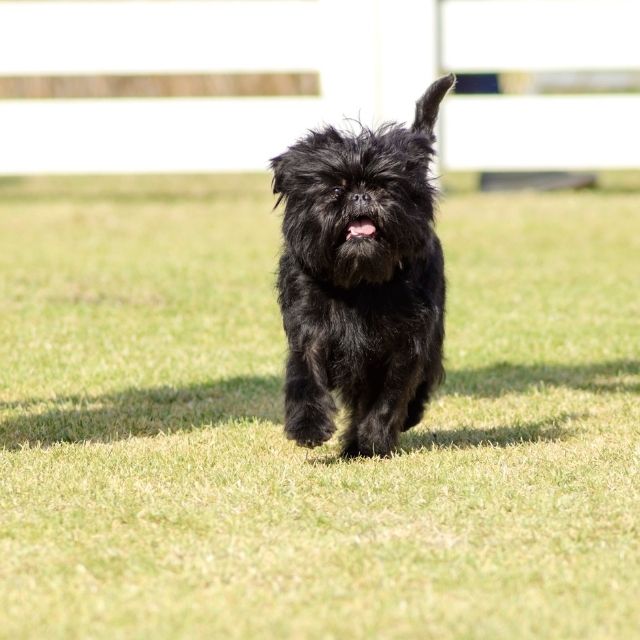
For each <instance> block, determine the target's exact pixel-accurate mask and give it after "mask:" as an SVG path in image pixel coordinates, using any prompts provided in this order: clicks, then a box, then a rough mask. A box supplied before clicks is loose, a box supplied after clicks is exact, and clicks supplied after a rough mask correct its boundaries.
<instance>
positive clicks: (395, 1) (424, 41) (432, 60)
mask: <svg viewBox="0 0 640 640" xmlns="http://www.w3.org/2000/svg"><path fill="white" fill-rule="evenodd" d="M437 11H438V0H421V1H420V2H416V1H414V0H377V14H378V15H377V29H376V31H377V45H378V46H377V53H376V56H377V60H376V64H375V67H376V69H377V72H376V113H375V116H376V120H377V121H378V122H384V121H388V120H397V121H399V122H411V121H412V119H413V116H414V111H415V102H416V100H417V99H418V98H419V97H420V96H421V95H422V94H423V93H424V91H425V89H426V88H427V86H428V85H429V83H431V82H433V80H435V78H436V76H437V74H438V71H439V69H438V66H439V64H438V14H437Z"/></svg>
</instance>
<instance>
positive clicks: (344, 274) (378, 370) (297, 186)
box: [271, 76, 454, 457]
mask: <svg viewBox="0 0 640 640" xmlns="http://www.w3.org/2000/svg"><path fill="white" fill-rule="evenodd" d="M453 83H454V78H453V76H446V77H444V78H440V79H439V80H437V81H436V82H434V83H433V84H432V85H431V86H430V87H429V89H427V91H426V93H425V94H424V96H422V98H420V100H418V102H417V105H416V118H415V122H414V124H413V126H412V127H411V129H407V128H405V127H403V126H401V125H398V124H388V125H385V126H383V127H381V128H380V129H378V130H376V131H372V130H369V129H366V128H364V127H363V128H361V130H359V131H357V132H355V133H354V132H345V131H340V130H337V129H335V128H333V127H326V128H324V129H322V130H318V131H312V132H310V133H309V135H308V136H307V137H305V138H304V139H302V140H299V141H298V142H297V143H296V144H294V145H293V146H292V147H290V148H289V149H288V150H287V151H286V152H285V153H283V154H282V155H280V156H278V157H276V158H273V159H272V160H271V167H272V169H273V172H274V178H273V191H274V193H276V194H278V195H279V198H278V204H279V203H280V202H281V201H283V200H284V201H285V212H284V220H283V225H282V232H283V236H284V249H283V253H282V257H281V259H280V267H279V274H278V291H279V303H280V308H281V310H282V317H283V321H284V329H285V332H286V334H287V339H288V342H289V358H288V362H287V371H286V383H285V433H286V435H287V437H289V438H291V439H293V440H295V441H296V442H297V443H298V444H300V445H302V446H306V447H315V446H317V445H320V444H322V443H323V442H325V441H327V440H329V438H331V436H332V435H333V433H334V432H335V429H336V428H335V424H334V414H335V412H336V405H335V402H334V399H333V397H332V394H331V392H332V391H335V392H337V394H338V396H339V398H340V399H341V401H342V403H343V404H344V406H345V408H346V411H347V413H348V419H349V425H348V427H347V429H346V431H345V433H344V435H343V438H342V440H343V449H342V454H343V455H344V456H346V457H351V456H358V455H362V456H372V455H381V456H386V455H389V454H390V453H391V451H393V448H394V446H395V444H396V441H397V438H398V434H399V432H400V431H405V430H407V429H409V428H411V427H413V426H414V425H416V424H418V422H420V420H421V418H422V414H423V410H424V405H425V403H426V402H427V401H428V400H429V397H430V395H431V393H432V391H433V390H434V388H435V387H436V386H437V384H438V383H439V382H440V381H441V380H442V378H443V376H444V369H443V366H442V342H443V339H444V304H445V280H444V261H443V255H442V248H441V246H440V241H439V240H438V237H437V236H436V234H435V232H434V230H433V222H434V200H435V195H436V194H435V190H434V188H433V186H432V185H431V184H430V182H429V180H428V169H429V162H430V160H431V158H432V156H433V143H434V139H435V137H434V133H433V130H434V125H435V122H436V118H437V114H438V107H439V105H440V101H441V100H442V98H443V97H444V96H445V94H446V93H447V91H448V90H449V89H450V88H451V86H452V85H453Z"/></svg>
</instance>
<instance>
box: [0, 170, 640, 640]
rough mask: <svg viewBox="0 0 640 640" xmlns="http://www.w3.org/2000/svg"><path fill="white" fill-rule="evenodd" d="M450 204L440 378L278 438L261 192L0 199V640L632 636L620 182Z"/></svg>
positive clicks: (637, 545)
mask: <svg viewBox="0 0 640 640" xmlns="http://www.w3.org/2000/svg"><path fill="white" fill-rule="evenodd" d="M465 184H467V183H466V182H464V180H462V181H458V182H455V181H454V182H453V183H452V184H450V185H449V187H450V188H449V189H448V190H447V195H446V197H445V198H444V199H443V202H442V206H441V215H440V223H439V231H440V234H441V237H442V239H443V242H444V245H445V251H446V255H447V272H448V280H449V291H450V298H449V310H448V325H447V329H448V337H447V358H448V367H447V368H448V380H447V383H446V385H445V386H444V388H443V389H442V391H441V392H440V394H439V396H438V398H437V399H436V401H435V402H434V404H433V405H432V406H431V408H430V410H429V411H428V413H427V415H426V417H425V420H424V422H423V423H422V425H420V427H418V428H417V429H415V430H414V431H412V432H410V433H409V434H406V435H405V436H404V437H403V438H402V440H401V446H400V451H399V452H398V454H397V455H396V456H395V457H393V458H391V459H389V460H375V459H374V460H356V461H353V462H348V463H347V462H343V461H340V460H338V459H337V458H336V454H337V445H336V444H335V443H331V444H329V445H328V446H325V447H323V448H321V449H316V450H313V451H312V452H306V451H305V450H302V449H298V448H296V447H295V446H294V445H293V444H292V443H290V442H288V441H286V440H285V439H284V437H283V436H282V433H281V432H282V424H281V423H282V409H281V395H280V388H281V375H282V365H283V360H284V353H285V348H284V340H283V334H282V330H281V326H280V318H279V314H278V310H277V306H276V303H275V295H274V291H273V283H274V274H273V272H274V269H275V264H276V257H277V253H278V245H279V237H278V233H279V231H278V222H279V216H278V214H275V213H270V208H271V206H272V202H273V201H272V198H271V196H270V194H269V188H268V178H267V177H265V176H254V177H244V178H242V177H222V176H219V177H189V178H127V179H124V178H100V179H96V178H86V179H79V178H76V179H30V180H17V179H16V180H11V179H4V180H2V181H1V182H0V636H1V637H6V638H12V639H14V638H26V637H34V638H35V637H47V638H49V639H51V640H53V639H57V638H65V639H68V638H87V637H91V638H105V639H106V638H109V639H111V638H119V637H139V638H154V639H162V638H176V637H189V638H197V637H202V638H212V637H220V638H255V637H260V638H284V637H288V638H303V637H305V638H323V639H324V638H336V639H338V638H356V639H357V638H371V637H379V638H437V639H442V638H505V639H513V638H519V639H520V638H576V639H577V638H580V639H583V638H631V637H637V632H638V628H639V625H640V608H639V607H638V593H640V525H639V524H638V523H639V521H640V520H639V517H640V434H639V426H638V425H639V424H640V408H639V405H640V403H639V402H638V394H639V393H640V324H639V320H638V318H640V302H639V296H638V291H639V290H640V289H639V285H640V263H639V261H638V259H639V256H640V178H639V177H638V176H637V174H627V175H626V176H622V177H616V176H605V177H604V180H603V188H602V189H601V190H598V191H593V192H581V193H568V192H567V193H553V194H551V193H548V194H526V193H525V194H515V195H514V194H509V195H505V194H493V195H483V194H478V193H475V192H473V191H472V190H469V189H468V188H467V187H465Z"/></svg>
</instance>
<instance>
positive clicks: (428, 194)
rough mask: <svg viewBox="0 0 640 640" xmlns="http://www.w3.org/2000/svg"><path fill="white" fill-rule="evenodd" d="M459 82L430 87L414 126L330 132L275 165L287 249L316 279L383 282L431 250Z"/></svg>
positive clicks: (448, 80) (313, 138) (302, 142)
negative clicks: (445, 118)
mask: <svg viewBox="0 0 640 640" xmlns="http://www.w3.org/2000/svg"><path fill="white" fill-rule="evenodd" d="M452 84H453V77H452V76H447V77H445V78H441V79H440V80H438V81H436V82H435V83H434V84H433V85H431V87H429V89H428V90H427V92H426V93H425V95H424V96H423V97H422V98H421V99H420V100H419V101H418V103H417V107H416V120H415V122H414V124H413V126H412V128H411V129H407V128H405V127H402V126H400V125H385V126H383V127H381V128H380V129H378V130H377V131H372V130H369V129H366V128H362V129H361V130H360V131H357V132H345V131H339V130H337V129H335V128H333V127H326V128H324V129H322V130H319V131H312V132H311V133H309V135H308V136H307V137H305V138H304V139H302V140H299V141H298V142H297V143H296V144H294V145H293V146H292V147H290V148H289V149H288V150H287V151H286V152H285V153H284V154H282V155H280V156H278V157H277V158H274V159H273V160H272V161H271V166H272V169H273V172H274V178H273V190H274V193H277V194H279V199H278V202H280V201H281V200H285V203H286V207H285V214H284V221H283V235H284V239H285V242H286V244H287V248H288V250H290V251H291V252H292V253H293V254H294V255H295V256H296V258H297V259H298V261H299V262H300V263H301V264H302V265H303V266H304V268H305V270H306V271H308V272H309V273H310V274H311V275H312V276H314V277H317V278H320V279H323V280H327V281H329V282H331V283H332V284H334V285H336V286H339V287H344V288H352V287H354V286H357V285H358V284H360V283H363V282H366V283H372V284H375V283H382V282H386V281H388V280H390V279H391V278H392V277H393V275H394V273H395V271H396V269H397V268H398V267H399V266H400V265H401V264H402V263H403V261H407V262H408V261H410V260H411V259H412V258H413V257H415V256H416V255H420V254H421V253H423V252H424V248H425V245H426V242H427V241H428V239H429V234H430V233H431V222H432V220H433V201H434V195H435V192H434V189H433V187H432V186H431V184H430V183H429V181H428V168H429V162H430V160H431V157H432V155H433V142H434V136H433V128H434V125H435V120H436V117H437V111H438V106H439V104H440V101H441V100H442V98H443V97H444V95H445V94H446V92H447V90H448V89H449V88H450V87H451V85H452Z"/></svg>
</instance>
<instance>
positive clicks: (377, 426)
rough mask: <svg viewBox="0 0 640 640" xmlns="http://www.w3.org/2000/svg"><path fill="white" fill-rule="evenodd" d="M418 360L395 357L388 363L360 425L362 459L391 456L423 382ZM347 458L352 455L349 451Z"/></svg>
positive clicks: (360, 453)
mask: <svg viewBox="0 0 640 640" xmlns="http://www.w3.org/2000/svg"><path fill="white" fill-rule="evenodd" d="M421 370H422V369H421V367H420V366H419V365H418V362H417V360H413V359H412V358H409V357H400V356H399V355H398V354H396V357H395V358H394V359H393V360H392V362H391V363H390V364H389V368H388V370H387V374H386V376H385V382H384V386H383V389H382V391H381V393H380V395H379V396H378V398H377V399H376V400H375V402H374V403H373V405H372V407H371V409H370V410H369V412H368V413H367V415H366V416H365V417H364V418H363V419H362V420H361V421H360V423H359V424H358V425H357V434H358V436H357V446H354V444H355V443H352V445H351V455H353V450H354V449H357V453H358V455H361V456H376V455H378V456H383V457H385V456H388V455H389V454H390V453H391V452H392V451H393V449H394V448H395V446H396V443H397V441H398V434H399V433H400V431H401V430H402V427H403V425H404V422H405V420H406V417H407V410H408V406H409V402H410V400H411V399H412V398H413V396H414V394H415V391H416V389H417V387H418V385H419V384H420V381H421V379H422V378H421V375H420V374H421ZM345 453H346V455H349V452H347V451H346V449H345Z"/></svg>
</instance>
